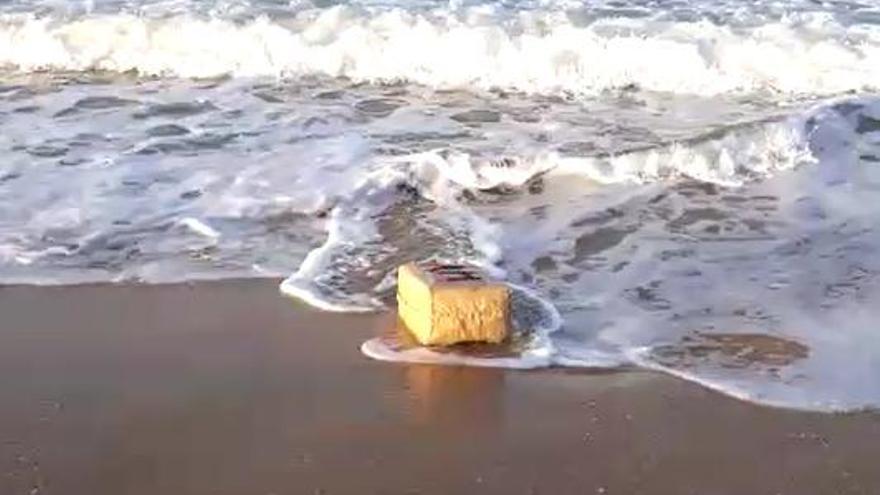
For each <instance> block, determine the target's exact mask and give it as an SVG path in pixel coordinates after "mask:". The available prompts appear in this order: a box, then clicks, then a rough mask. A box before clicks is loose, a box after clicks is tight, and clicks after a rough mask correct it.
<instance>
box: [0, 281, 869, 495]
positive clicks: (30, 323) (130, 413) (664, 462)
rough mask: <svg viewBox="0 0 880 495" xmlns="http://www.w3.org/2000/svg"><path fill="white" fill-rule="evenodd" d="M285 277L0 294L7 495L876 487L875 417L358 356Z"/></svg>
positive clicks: (666, 385) (653, 378)
mask: <svg viewBox="0 0 880 495" xmlns="http://www.w3.org/2000/svg"><path fill="white" fill-rule="evenodd" d="M279 281H280V279H275V278H272V279H236V280H223V281H200V282H182V283H179V284H157V285H147V284H104V283H98V284H83V285H76V286H23V285H10V286H0V316H2V317H0V384H2V385H0V405H2V406H3V407H0V473H2V475H0V493H4V494H6V493H9V494H18V493H23V494H38V493H39V494H45V493H65V494H79V493H82V494H105V493H106V494H111V493H112V494H119V493H126V494H141V493H143V494H155V493H175V494H203V493H204V494H209V493H210V494H237V493H276V494H286V493H292V494H300V493H302V494H315V493H324V494H335V493H358V494H364V493H377V494H378V493H382V494H397V493H400V494H404V493H437V494H447V493H499V494H500V493H503V494H514V493H523V494H529V493H550V494H567V493H651V494H655V493H713V494H725V493H730V494H740V493H754V494H759V493H768V494H772V493H797V494H811V493H816V494H819V493H877V492H878V491H880V472H878V471H877V469H876V466H875V461H874V459H876V458H877V457H878V455H880V414H878V413H876V412H852V413H818V412H803V411H797V410H790V409H782V408H771V407H767V406H759V405H755V404H751V403H747V402H742V401H739V400H736V399H733V398H730V397H727V396H724V395H722V394H720V393H718V392H715V391H712V390H709V389H706V388H704V387H702V386H700V385H696V384H693V383H690V382H686V381H684V380H681V379H678V378H674V377H672V376H669V375H666V374H661V373H657V372H652V371H647V370H639V369H635V370H633V369H627V370H611V371H597V370H579V369H569V368H550V369H540V370H530V371H517V370H503V369H488V368H460V367H455V366H431V365H405V364H395V363H385V362H378V361H373V360H370V359H368V358H367V357H365V356H363V355H362V354H361V353H360V351H359V346H360V345H361V343H362V342H363V341H365V340H367V339H368V338H370V337H372V336H374V335H375V334H376V333H377V332H378V331H379V330H380V328H379V326H380V325H381V322H382V317H381V315H364V314H337V313H323V312H320V311H317V310H313V309H310V308H308V307H306V306H305V305H301V304H299V303H298V302H296V301H293V300H291V299H289V298H287V297H285V296H282V295H280V294H279V293H278V282H279Z"/></svg>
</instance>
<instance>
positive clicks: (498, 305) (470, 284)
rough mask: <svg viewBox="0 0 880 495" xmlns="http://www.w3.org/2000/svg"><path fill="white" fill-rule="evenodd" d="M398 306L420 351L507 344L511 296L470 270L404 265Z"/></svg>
mask: <svg viewBox="0 0 880 495" xmlns="http://www.w3.org/2000/svg"><path fill="white" fill-rule="evenodd" d="M397 304H398V313H399V316H400V319H401V320H402V321H403V323H404V325H405V326H406V328H407V330H409V331H410V333H412V334H413V336H414V337H415V338H416V340H418V341H419V343H420V344H422V345H451V344H457V343H460V342H490V343H499V342H502V341H503V340H504V339H505V338H507V334H508V327H509V320H510V318H509V313H510V291H509V290H508V288H507V286H506V285H504V284H501V283H492V282H488V281H487V280H485V278H484V277H483V275H482V274H481V273H480V272H479V271H477V270H476V269H475V268H473V267H468V266H462V265H441V264H438V263H424V264H415V263H407V264H406V265H403V266H401V267H400V269H399V270H398V272H397Z"/></svg>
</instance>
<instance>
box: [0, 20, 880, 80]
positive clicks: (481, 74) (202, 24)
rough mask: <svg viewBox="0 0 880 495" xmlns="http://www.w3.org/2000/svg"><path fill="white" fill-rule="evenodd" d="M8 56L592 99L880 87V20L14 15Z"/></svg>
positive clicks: (31, 62)
mask: <svg viewBox="0 0 880 495" xmlns="http://www.w3.org/2000/svg"><path fill="white" fill-rule="evenodd" d="M0 64H3V65H6V66H9V67H14V68H16V69H17V70H21V71H37V70H47V69H56V70H108V71H119V72H125V71H137V72H139V73H141V74H144V75H153V76H155V75H158V76H173V77H194V78H206V77H217V76H227V75H231V76H276V77H293V76H302V75H308V74H321V75H327V76H332V77H348V78H351V79H353V80H357V81H372V82H380V81H381V82H393V81H408V82H414V83H419V84H424V85H427V86H431V87H438V88H481V89H490V88H502V89H508V90H517V91H524V92H529V93H567V94H576V95H595V94H598V93H601V92H602V91H606V90H611V89H621V88H641V89H644V90H649V91H658V92H670V93H687V94H699V95H718V94H726V93H750V92H769V93H787V94H803V95H817V94H835V93H840V92H844V91H853V90H855V91H859V90H867V89H875V88H876V87H877V81H878V80H880V27H878V26H876V25H873V24H867V23H866V24H862V25H859V26H858V27H854V26H849V27H847V26H845V25H843V24H841V23H840V21H838V20H836V19H835V18H833V17H831V16H829V15H827V14H823V13H803V14H796V15H791V16H788V17H784V18H781V19H779V20H775V21H767V22H765V23H758V24H754V25H753V24H746V25H743V26H735V25H734V26H731V25H725V24H720V25H719V24H715V23H713V22H710V21H708V20H698V21H676V20H669V19H655V18H653V17H650V16H649V17H646V18H638V19H626V18H614V17H612V18H600V19H597V20H594V21H592V22H584V21H581V20H579V19H578V18H577V17H575V16H573V15H570V14H567V13H566V12H565V11H559V10H551V11H523V12H516V13H510V12H506V11H503V10H498V9H493V8H487V7H485V6H483V7H474V8H461V9H434V10H427V11H421V12H420V11H417V10H416V11H408V10H403V9H400V8H391V9H388V8H383V9H379V8H365V7H355V6H336V7H333V8H329V9H307V10H305V11H301V12H299V13H298V14H297V15H296V16H294V17H292V18H285V19H274V20H273V19H270V18H269V17H265V16H263V17H259V18H256V19H253V20H246V21H232V20H224V19H223V18H220V17H214V18H211V17H205V16H198V15H194V14H175V15H170V16H159V17H156V18H151V17H148V16H145V15H128V14H95V15H87V16H82V17H79V18H77V17H74V18H54V17H51V16H45V17H37V16H34V15H32V14H23V15H22V14H6V15H4V16H3V17H2V18H0Z"/></svg>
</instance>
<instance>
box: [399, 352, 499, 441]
mask: <svg viewBox="0 0 880 495" xmlns="http://www.w3.org/2000/svg"><path fill="white" fill-rule="evenodd" d="M402 377H403V380H404V386H405V389H406V392H407V394H406V396H407V399H408V400H407V401H406V402H405V407H406V417H407V418H408V419H409V420H410V421H412V422H413V423H415V424H419V425H425V426H443V427H449V426H452V425H454V426H455V427H456V428H458V429H476V428H480V429H483V430H482V431H485V430H484V429H485V428H490V429H494V428H495V427H497V426H498V425H500V424H501V423H502V422H503V419H504V418H503V415H504V373H503V371H501V370H497V369H478V368H465V367H457V366H434V365H423V364H414V365H407V366H406V367H404V368H403V370H402Z"/></svg>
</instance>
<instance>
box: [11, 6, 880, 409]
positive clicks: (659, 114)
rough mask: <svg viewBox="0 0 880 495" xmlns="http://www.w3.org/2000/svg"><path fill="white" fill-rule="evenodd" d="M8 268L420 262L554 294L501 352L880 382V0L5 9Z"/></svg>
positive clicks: (59, 274)
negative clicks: (530, 334)
mask: <svg viewBox="0 0 880 495" xmlns="http://www.w3.org/2000/svg"><path fill="white" fill-rule="evenodd" d="M0 67H2V69H0V158H2V159H0V282H2V283H5V284H11V283H25V284H74V283H83V282H92V281H132V282H142V283H162V282H173V281H182V280H195V279H207V278H213V279H216V278H229V277H286V279H285V281H284V283H283V284H282V287H281V289H282V291H283V292H285V293H287V294H290V295H293V296H295V297H298V298H300V299H304V300H306V301H307V302H309V303H310V304H313V305H315V306H318V307H320V308H324V309H327V310H334V311H375V310H378V309H382V308H383V307H385V306H386V305H387V304H388V303H389V301H390V299H391V298H392V296H393V272H394V269H395V267H396V266H397V265H398V264H399V263H401V262H403V261H406V260H410V259H424V258H428V257H440V258H443V259H447V260H456V261H467V262H470V263H475V264H478V265H480V266H483V267H485V268H486V269H487V270H489V271H490V272H492V273H493V274H494V275H495V276H497V277H500V278H503V279H505V280H507V281H508V282H509V283H511V284H514V285H516V286H517V287H520V289H518V290H520V291H522V292H520V294H522V297H523V300H524V301H525V300H528V301H531V303H532V306H533V307H537V308H542V311H543V314H544V315H545V316H546V318H545V319H544V320H542V321H540V322H537V323H535V324H536V325H537V327H538V328H539V330H540V332H539V334H540V335H539V337H540V338H537V339H536V340H535V341H534V342H533V343H532V344H533V345H532V347H530V348H528V349H526V350H525V351H524V352H523V354H522V356H519V357H509V356H508V357H505V358H498V359H492V358H485V359H473V358H468V357H466V356H455V355H449V354H442V355H440V354H436V353H431V352H428V351H418V352H414V353H410V354H408V355H407V356H400V355H398V354H395V353H390V352H388V350H387V349H384V348H382V347H381V346H377V345H376V343H375V342H371V343H367V344H365V346H364V352H366V353H367V354H369V355H371V356H374V357H378V358H382V359H398V358H400V359H407V360H418V361H429V362H449V363H457V364H472V365H480V366H502V367H542V366H554V365H555V366H578V367H615V366H632V365H636V366H640V367H646V368H651V369H659V370H663V371H665V372H669V373H672V374H675V375H678V376H681V377H683V378H686V379H689V380H694V381H697V382H700V383H703V384H705V385H707V386H710V387H713V388H716V389H718V390H720V391H723V392H725V393H728V394H731V395H734V396H737V397H740V398H743V399H745V400H751V401H756V402H760V403H764V404H771V405H777V406H784V407H795V408H803V409H814V410H852V409H860V408H876V407H877V406H878V405H880V333H878V328H877V321H880V319H878V318H880V304H878V303H880V282H878V273H880V253H878V249H880V233H878V227H880V224H878V222H880V220H878V218H880V215H878V214H880V211H878V210H880V201H878V199H880V196H878V195H880V98H878V95H877V91H878V89H880V88H878V86H880V8H877V7H876V6H874V5H872V4H870V3H859V2H846V1H842V2H827V3H816V2H807V1H795V0H787V1H766V2H753V3H749V4H744V3H742V2H737V1H721V0H719V1H713V0H699V1H688V2H685V1H676V0H670V1H663V0H653V1H642V0H633V1H607V2H596V1H582V2H574V1H551V0H544V1H504V2H485V1H483V2H478V1H449V2H433V1H420V2H403V1H399V2H394V1H388V2H385V1H357V2H333V1H320V2H319V1H315V2H309V1H291V2H289V3H285V2H275V1H272V2H269V1H265V2H247V1H230V0H224V1H159V2H149V1H147V2H138V1H126V2H120V1H85V2H54V1H33V0H20V1H12V2H6V3H4V4H3V5H2V6H0Z"/></svg>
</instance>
